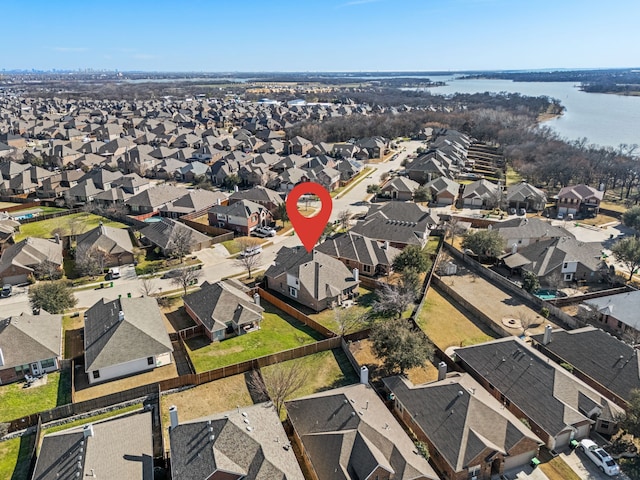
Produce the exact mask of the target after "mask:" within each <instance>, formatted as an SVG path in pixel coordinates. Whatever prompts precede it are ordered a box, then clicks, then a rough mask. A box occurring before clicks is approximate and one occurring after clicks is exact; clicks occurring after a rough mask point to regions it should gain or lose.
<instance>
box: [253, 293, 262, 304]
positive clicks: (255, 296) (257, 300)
mask: <svg viewBox="0 0 640 480" xmlns="http://www.w3.org/2000/svg"><path fill="white" fill-rule="evenodd" d="M253 303H255V304H256V305H257V306H260V294H259V293H258V292H256V293H254V294H253Z"/></svg>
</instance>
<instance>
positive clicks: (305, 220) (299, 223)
mask: <svg viewBox="0 0 640 480" xmlns="http://www.w3.org/2000/svg"><path fill="white" fill-rule="evenodd" d="M308 193H311V194H313V195H315V196H317V197H318V198H319V199H320V202H321V203H322V208H321V209H320V211H319V212H318V213H316V214H315V215H313V216H312V217H305V216H304V215H302V214H301V213H300V212H299V211H298V199H299V198H300V197H301V196H302V195H305V194H308ZM332 208H333V201H332V200H331V195H330V194H329V192H328V191H327V189H326V188H324V187H323V186H322V185H320V184H319V183H316V182H304V183H299V184H298V185H296V186H295V187H293V190H291V192H289V196H288V197H287V215H288V216H289V220H291V225H293V229H294V230H295V231H296V233H297V234H298V237H300V240H301V241H302V244H303V245H304V248H306V249H307V252H310V251H311V250H313V247H314V246H315V245H316V243H317V242H318V239H319V238H320V235H322V232H323V231H324V227H326V226H327V222H328V221H329V217H330V216H331V210H332Z"/></svg>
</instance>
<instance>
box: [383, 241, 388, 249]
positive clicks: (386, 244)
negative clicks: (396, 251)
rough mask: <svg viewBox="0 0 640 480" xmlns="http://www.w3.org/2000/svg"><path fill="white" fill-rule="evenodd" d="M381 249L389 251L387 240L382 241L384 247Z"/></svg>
mask: <svg viewBox="0 0 640 480" xmlns="http://www.w3.org/2000/svg"><path fill="white" fill-rule="evenodd" d="M382 248H384V249H385V250H389V240H385V241H384V246H383V247H382Z"/></svg>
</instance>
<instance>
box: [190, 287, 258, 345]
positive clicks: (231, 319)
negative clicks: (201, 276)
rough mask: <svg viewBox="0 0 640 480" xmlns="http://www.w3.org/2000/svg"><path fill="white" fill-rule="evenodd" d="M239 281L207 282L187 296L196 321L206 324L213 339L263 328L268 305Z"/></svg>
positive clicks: (191, 312)
mask: <svg viewBox="0 0 640 480" xmlns="http://www.w3.org/2000/svg"><path fill="white" fill-rule="evenodd" d="M248 292H249V290H248V289H247V288H246V287H245V286H244V285H242V284H241V283H239V282H236V281H233V280H223V281H220V282H216V283H208V282H204V283H203V284H202V285H201V286H200V289H199V290H197V291H195V292H193V293H189V294H188V295H185V296H184V297H183V299H184V308H185V311H186V312H187V315H189V316H190V317H191V318H192V319H193V321H194V322H196V323H197V324H198V325H202V326H203V327H204V332H205V335H206V336H207V337H209V340H211V341H214V340H224V339H225V338H227V337H229V336H235V335H242V334H244V333H248V332H252V331H255V330H259V329H260V323H261V322H262V314H263V312H264V308H262V307H261V306H260V297H259V296H257V295H258V294H257V293H256V294H255V295H254V297H253V298H251V297H250V296H249V295H248Z"/></svg>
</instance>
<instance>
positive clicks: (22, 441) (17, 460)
mask: <svg viewBox="0 0 640 480" xmlns="http://www.w3.org/2000/svg"><path fill="white" fill-rule="evenodd" d="M34 441H35V435H33V434H31V435H25V436H23V437H19V438H13V439H11V440H7V441H6V442H0V478H3V479H7V480H9V479H11V480H28V479H29V477H28V474H29V463H30V461H31V458H30V457H29V454H30V453H31V448H32V447H33V442H34Z"/></svg>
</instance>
